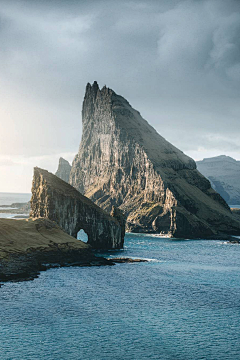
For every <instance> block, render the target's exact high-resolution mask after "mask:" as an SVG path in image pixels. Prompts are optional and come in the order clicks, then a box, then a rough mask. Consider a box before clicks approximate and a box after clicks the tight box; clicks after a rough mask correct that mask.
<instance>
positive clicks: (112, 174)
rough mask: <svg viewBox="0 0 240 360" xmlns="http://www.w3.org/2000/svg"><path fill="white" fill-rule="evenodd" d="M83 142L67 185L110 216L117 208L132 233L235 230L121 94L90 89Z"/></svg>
mask: <svg viewBox="0 0 240 360" xmlns="http://www.w3.org/2000/svg"><path fill="white" fill-rule="evenodd" d="M82 124H83V127H82V140H81V144H80V148H79V152H78V154H77V155H76V157H75V159H74V161H73V165H72V170H71V173H70V179H69V182H70V184H72V185H73V186H74V187H75V188H77V189H78V190H79V191H80V192H81V193H83V194H85V196H87V197H89V198H90V199H92V200H93V201H94V202H95V203H96V204H97V205H99V206H101V207H102V208H103V209H105V210H106V211H108V212H110V211H111V209H112V206H117V207H120V209H122V210H124V211H125V214H126V216H127V227H128V229H129V230H131V231H135V232H137V231H139V232H144V231H147V232H157V233H168V234H170V235H172V236H175V237H188V238H198V237H215V236H217V235H218V234H219V233H222V232H223V233H234V234H235V233H240V223H239V221H238V220H236V219H235V218H234V217H233V216H232V214H231V211H230V209H229V207H228V205H227V204H226V202H225V201H224V200H223V199H222V198H221V196H220V195H219V194H217V193H216V192H215V191H214V190H213V189H212V188H211V185H210V182H209V181H208V180H207V179H206V178H205V177H204V176H202V175H201V174H200V173H199V172H198V171H197V170H196V164H195V162H194V160H192V159H191V158H189V157H188V156H186V155H185V154H184V153H183V152H181V151H180V150H178V149H177V148H176V147H174V146H173V145H171V144H170V143H169V142H167V141H166V140H165V139H164V138H163V137H162V136H160V135H159V134H158V133H157V132H156V131H155V130H154V129H153V127H152V126H150V125H149V124H148V123H147V121H146V120H144V119H143V118H142V117H141V115H140V113H139V112H138V111H136V110H135V109H133V108H132V107H131V105H130V104H129V103H128V102H127V100H125V99H124V98H123V97H122V96H119V95H117V94H116V93H115V92H114V91H113V90H111V89H108V88H107V87H105V86H104V87H103V88H102V89H101V90H100V89H99V87H98V84H97V83H96V82H94V84H93V85H90V84H88V85H87V87H86V94H85V98H84V102H83V109H82Z"/></svg>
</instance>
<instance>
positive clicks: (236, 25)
mask: <svg viewBox="0 0 240 360" xmlns="http://www.w3.org/2000/svg"><path fill="white" fill-rule="evenodd" d="M239 30H240V3H239V1H235V0H229V1H227V2H226V1H225V0H200V1H195V0H168V1H167V0H165V1H164V0H163V1H155V0H152V1H146V0H145V1H140V0H138V1H137V0H135V1H134V0H132V1H129V0H128V1H126V0H125V1H121V2H112V1H109V0H98V1H97V0H95V1H94V0H89V1H83V0H82V1H74V0H68V1H66V0H65V1H64V0H52V1H47V0H43V1H39V2H37V1H30V0H28V1H27V0H12V1H7V0H2V1H1V8H0V42H1V54H0V97H1V107H0V154H1V155H2V156H3V155H4V156H11V157H13V158H16V157H17V156H20V157H22V158H24V157H25V158H28V157H31V158H33V159H37V157H41V156H43V157H45V156H52V158H55V156H57V155H58V154H60V153H63V152H67V153H76V152H77V150H78V146H79V142H80V137H81V103H82V100H83V96H84V90H85V86H86V83H87V82H89V81H90V82H92V81H94V80H97V81H98V82H99V84H100V86H103V85H105V84H106V85H107V86H109V87H111V88H113V89H114V90H115V91H116V92H117V93H119V94H121V95H123V96H124V97H126V98H127V99H128V100H129V101H130V103H131V104H132V105H133V106H134V107H135V108H137V109H138V110H139V111H140V112H141V113H142V115H143V116H144V118H146V119H147V120H148V121H149V122H150V123H151V124H152V125H153V126H154V127H155V128H156V129H157V130H158V131H159V132H160V133H161V135H163V136H164V137H165V138H167V139H168V140H169V141H170V142H172V143H174V144H175V145H176V146H178V147H179V148H180V149H181V150H183V151H186V152H188V153H189V154H190V155H192V154H193V155H194V156H195V154H196V153H197V154H199V149H203V148H204V149H207V150H206V151H208V153H209V155H210V156H211V154H212V152H213V151H217V150H216V148H217V147H219V148H220V150H219V151H221V148H222V147H221V141H222V142H224V139H223V138H222V137H226V138H227V140H226V141H225V142H224V151H225V152H226V153H228V152H231V151H232V149H233V147H234V146H235V145H234V144H237V143H240V139H239V134H240V122H239V117H240V105H239V95H240V88H239V80H240V40H239ZM213 136H217V137H218V138H219V139H222V140H220V141H219V143H218V145H217V144H216V142H214V141H213V140H210V138H211V137H212V138H211V139H213ZM214 143H215V145H214V146H215V147H214V150H213V144H214ZM235 154H236V156H237V154H238V153H237V150H236V148H235ZM193 155H192V156H193ZM204 156H205V157H206V153H205V150H204ZM238 158H240V155H238ZM44 159H45V160H44V161H45V163H44V161H43V163H42V165H43V167H47V166H49V165H50V164H49V162H48V161H47V158H44ZM44 164H45V166H44ZM56 165H57V164H56ZM29 166H30V165H29ZM50 166H52V165H50Z"/></svg>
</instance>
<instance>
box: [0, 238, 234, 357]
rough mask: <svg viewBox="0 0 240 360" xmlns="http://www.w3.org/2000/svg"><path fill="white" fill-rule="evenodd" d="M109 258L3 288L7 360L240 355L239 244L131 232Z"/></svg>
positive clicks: (0, 352)
mask: <svg viewBox="0 0 240 360" xmlns="http://www.w3.org/2000/svg"><path fill="white" fill-rule="evenodd" d="M105 255H107V256H108V257H113V256H114V257H115V256H126V257H135V258H145V259H146V258H147V259H149V260H150V261H149V262H147V263H134V264H117V265H115V266H106V267H84V268H80V267H70V268H61V269H51V270H48V271H46V272H42V273H41V275H40V277H39V278H38V279H35V280H34V281H29V282H22V283H7V284H5V285H3V286H2V287H1V288H0V309H1V321H0V359H1V360H7V359H8V360H27V359H29V360H35V359H36V360H38V359H40V360H55V359H56V360H60V359H67V360H72V359H74V360H75V359H76V360H79V359H81V360H85V359H86V360H89V359H91V360H108V359H109V360H110V359H114V360H115V359H119V360H120V359H131V360H132V359H136V360H138V359H172V360H176V359H177V360H188V359H194V360H198V359H199V360H200V359H207V360H221V359H222V360H227V359H229V360H233V359H234V360H235V359H240V341H239V336H240V276H239V272H240V261H239V259H240V246H238V245H231V244H226V243H224V242H223V241H204V240H202V241H196V240H195V241H179V240H178V241H176V240H175V241H174V240H170V239H164V238H157V237H154V236H150V235H141V234H135V235H134V234H127V235H126V240H125V248H124V250H122V251H116V252H114V251H111V252H108V253H105Z"/></svg>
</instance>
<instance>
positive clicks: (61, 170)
mask: <svg viewBox="0 0 240 360" xmlns="http://www.w3.org/2000/svg"><path fill="white" fill-rule="evenodd" d="M70 172H71V165H70V164H69V162H68V161H67V160H65V159H63V158H62V157H60V159H59V163H58V169H57V171H56V173H55V175H56V176H58V177H59V178H60V179H62V180H64V181H66V182H67V183H68V182H69V176H70Z"/></svg>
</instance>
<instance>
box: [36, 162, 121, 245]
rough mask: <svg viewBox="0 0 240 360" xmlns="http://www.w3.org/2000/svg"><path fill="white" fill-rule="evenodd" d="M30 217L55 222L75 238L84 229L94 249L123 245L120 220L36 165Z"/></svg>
mask: <svg viewBox="0 0 240 360" xmlns="http://www.w3.org/2000/svg"><path fill="white" fill-rule="evenodd" d="M30 216H31V217H32V218H38V217H44V218H48V219H50V220H52V221H55V222H56V223H57V224H58V225H59V226H60V227H61V228H62V229H64V230H65V231H66V232H67V233H68V234H69V235H71V236H73V237H75V238H77V233H78V232H79V230H81V229H83V230H84V231H85V232H86V233H87V235H88V243H89V244H90V245H91V246H92V247H93V248H95V249H119V248H122V247H123V241H124V233H123V231H122V223H121V224H120V223H119V221H118V220H117V218H115V217H113V216H110V215H109V214H107V213H106V212H105V211H104V210H102V209H101V208H100V207H98V206H97V205H96V204H94V203H93V202H92V201H91V200H90V199H88V198H86V197H85V196H83V195H82V194H80V193H79V192H78V191H77V190H76V189H75V188H73V187H72V186H71V185H69V184H67V183H66V182H65V181H63V180H61V179H59V178H58V177H57V176H55V175H53V174H51V173H49V172H48V171H46V170H43V169H39V168H35V169H34V176H33V184H32V198H31V213H30Z"/></svg>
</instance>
